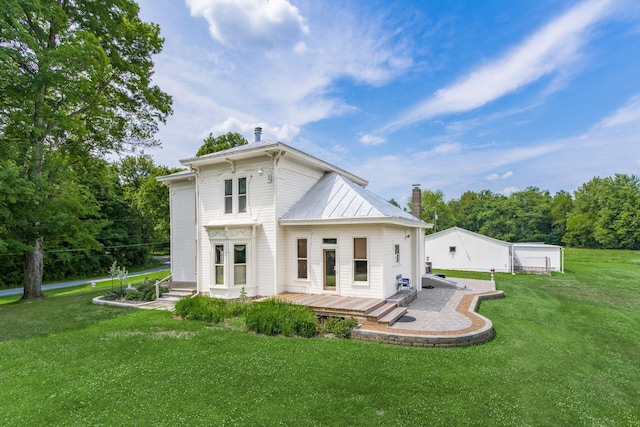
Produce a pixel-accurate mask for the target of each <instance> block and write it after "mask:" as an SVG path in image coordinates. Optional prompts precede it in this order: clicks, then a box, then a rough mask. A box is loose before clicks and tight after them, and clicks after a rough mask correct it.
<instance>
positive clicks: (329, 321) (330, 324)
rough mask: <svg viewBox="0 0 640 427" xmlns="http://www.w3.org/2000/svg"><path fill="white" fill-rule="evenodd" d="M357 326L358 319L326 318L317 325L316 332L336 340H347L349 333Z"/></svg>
mask: <svg viewBox="0 0 640 427" xmlns="http://www.w3.org/2000/svg"><path fill="white" fill-rule="evenodd" d="M357 326H358V319H356V318H355V317H349V318H348V319H343V318H340V317H327V318H325V319H324V321H323V322H322V323H320V324H319V325H318V332H319V333H321V334H333V335H335V336H336V337H338V338H349V337H350V336H351V331H352V330H353V329H355V328H356V327H357Z"/></svg>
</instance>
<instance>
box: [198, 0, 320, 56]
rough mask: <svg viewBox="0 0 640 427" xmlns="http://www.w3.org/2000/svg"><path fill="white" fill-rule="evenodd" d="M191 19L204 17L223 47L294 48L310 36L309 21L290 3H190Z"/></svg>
mask: <svg viewBox="0 0 640 427" xmlns="http://www.w3.org/2000/svg"><path fill="white" fill-rule="evenodd" d="M186 3H187V6H189V9H190V11H191V16H194V17H204V18H205V19H206V20H207V22H208V23H209V32H210V33H211V36H212V37H213V38H214V39H216V40H217V41H219V42H220V43H222V44H223V45H227V46H232V47H242V46H248V45H249V46H256V45H259V46H269V47H273V46H279V45H289V46H290V45H292V44H295V43H293V42H295V41H297V40H299V39H300V38H301V37H302V36H303V35H305V34H308V33H309V26H308V25H307V20H306V19H305V18H304V17H303V16H302V15H301V14H300V11H299V10H298V8H297V7H295V6H293V5H292V4H291V3H289V2H288V1H287V0H269V1H255V0H186Z"/></svg>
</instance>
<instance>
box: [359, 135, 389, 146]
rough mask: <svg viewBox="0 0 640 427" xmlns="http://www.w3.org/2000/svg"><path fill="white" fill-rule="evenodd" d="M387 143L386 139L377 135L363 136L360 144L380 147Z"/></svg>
mask: <svg viewBox="0 0 640 427" xmlns="http://www.w3.org/2000/svg"><path fill="white" fill-rule="evenodd" d="M385 141H386V139H385V138H384V137H382V136H376V135H363V136H362V137H361V138H360V142H362V143H363V144H364V145H380V144H382V143H383V142H385Z"/></svg>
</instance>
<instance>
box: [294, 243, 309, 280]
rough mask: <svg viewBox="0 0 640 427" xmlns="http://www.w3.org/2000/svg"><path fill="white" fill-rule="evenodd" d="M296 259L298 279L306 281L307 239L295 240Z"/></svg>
mask: <svg viewBox="0 0 640 427" xmlns="http://www.w3.org/2000/svg"><path fill="white" fill-rule="evenodd" d="M296 243H297V245H296V246H297V249H296V251H297V259H298V279H308V278H309V272H308V258H307V249H308V247H307V239H296Z"/></svg>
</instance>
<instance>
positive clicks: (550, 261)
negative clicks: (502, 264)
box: [513, 243, 563, 272]
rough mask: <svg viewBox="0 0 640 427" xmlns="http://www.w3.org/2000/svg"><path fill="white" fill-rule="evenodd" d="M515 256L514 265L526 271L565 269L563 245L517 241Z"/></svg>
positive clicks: (514, 249) (514, 248) (514, 246)
mask: <svg viewBox="0 0 640 427" xmlns="http://www.w3.org/2000/svg"><path fill="white" fill-rule="evenodd" d="M513 256H514V266H516V267H518V266H519V267H521V268H522V269H523V270H524V271H532V272H549V271H563V266H562V247H561V246H553V245H544V244H518V243H515V244H514V245H513Z"/></svg>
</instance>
